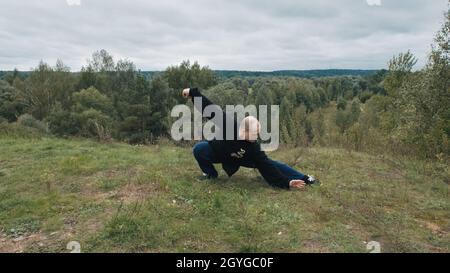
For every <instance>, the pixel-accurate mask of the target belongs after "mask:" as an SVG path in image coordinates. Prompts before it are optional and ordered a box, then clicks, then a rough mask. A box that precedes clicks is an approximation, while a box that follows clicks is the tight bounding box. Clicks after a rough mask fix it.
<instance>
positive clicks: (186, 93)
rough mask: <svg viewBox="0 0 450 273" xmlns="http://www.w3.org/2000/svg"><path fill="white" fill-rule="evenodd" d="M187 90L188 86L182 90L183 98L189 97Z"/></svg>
mask: <svg viewBox="0 0 450 273" xmlns="http://www.w3.org/2000/svg"><path fill="white" fill-rule="evenodd" d="M189 91H190V88H186V89H184V90H183V92H182V95H183V97H184V98H186V99H187V98H189Z"/></svg>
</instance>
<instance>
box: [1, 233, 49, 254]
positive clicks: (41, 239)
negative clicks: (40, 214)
mask: <svg viewBox="0 0 450 273" xmlns="http://www.w3.org/2000/svg"><path fill="white" fill-rule="evenodd" d="M47 239H48V238H47V236H45V235H44V234H42V233H35V234H30V235H26V236H25V235H24V236H19V237H17V238H11V237H9V236H7V235H6V234H3V233H0V252H1V253H22V252H24V251H25V250H26V249H27V248H28V247H30V246H31V245H39V246H44V245H45V243H46V240H47Z"/></svg>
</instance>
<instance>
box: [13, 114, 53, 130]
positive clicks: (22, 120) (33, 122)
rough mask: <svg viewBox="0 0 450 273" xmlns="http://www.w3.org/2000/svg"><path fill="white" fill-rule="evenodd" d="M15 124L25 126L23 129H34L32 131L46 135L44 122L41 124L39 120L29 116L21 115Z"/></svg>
mask: <svg viewBox="0 0 450 273" xmlns="http://www.w3.org/2000/svg"><path fill="white" fill-rule="evenodd" d="M17 123H18V124H20V125H22V126H25V127H30V128H34V129H36V130H38V131H39V132H41V133H47V132H48V128H47V124H45V123H44V122H42V121H40V120H37V119H35V118H34V117H33V116H32V115H30V114H23V115H21V116H20V117H19V118H18V119H17Z"/></svg>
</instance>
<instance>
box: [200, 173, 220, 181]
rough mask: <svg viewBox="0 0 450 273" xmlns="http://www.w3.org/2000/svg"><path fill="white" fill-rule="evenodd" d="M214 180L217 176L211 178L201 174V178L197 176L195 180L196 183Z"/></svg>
mask: <svg viewBox="0 0 450 273" xmlns="http://www.w3.org/2000/svg"><path fill="white" fill-rule="evenodd" d="M216 178H217V176H211V175H209V174H203V175H202V176H199V177H198V178H197V181H209V180H214V179H216Z"/></svg>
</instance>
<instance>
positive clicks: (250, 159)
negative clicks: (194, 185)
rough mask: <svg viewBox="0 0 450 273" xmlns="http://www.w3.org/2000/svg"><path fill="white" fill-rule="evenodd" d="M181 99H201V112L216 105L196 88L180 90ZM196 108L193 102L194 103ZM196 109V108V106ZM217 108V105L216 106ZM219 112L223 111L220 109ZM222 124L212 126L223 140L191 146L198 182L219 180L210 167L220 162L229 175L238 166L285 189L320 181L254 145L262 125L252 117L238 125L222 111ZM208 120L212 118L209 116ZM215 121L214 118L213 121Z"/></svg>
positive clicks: (301, 187) (300, 187)
mask: <svg viewBox="0 0 450 273" xmlns="http://www.w3.org/2000/svg"><path fill="white" fill-rule="evenodd" d="M182 94H183V97H185V98H191V99H192V101H193V102H194V98H200V99H201V102H202V104H201V108H202V109H198V110H199V111H200V112H201V113H203V111H204V110H205V108H206V107H207V106H212V107H214V106H216V105H214V104H213V103H212V102H211V101H209V99H208V98H206V97H205V96H203V95H202V94H201V93H200V91H199V90H198V88H187V89H184V90H183V93H182ZM194 105H195V103H194ZM196 107H199V106H198V105H196ZM216 107H217V108H219V107H218V106H216ZM220 111H222V110H220ZM221 113H222V114H223V123H222V124H220V125H219V124H215V125H216V126H221V127H223V128H221V133H222V134H223V140H217V139H214V140H212V141H208V142H206V141H203V142H199V143H197V144H196V145H195V146H194V150H193V152H194V156H195V159H196V160H197V162H198V165H199V166H200V169H201V170H202V171H203V176H202V177H201V179H215V178H217V177H218V173H217V170H216V169H215V168H214V165H213V164H216V163H221V164H222V167H223V169H224V170H225V172H226V173H227V174H228V176H230V177H231V176H232V175H233V174H235V173H236V172H237V171H238V170H239V168H240V167H246V168H253V169H258V171H259V172H260V173H261V175H262V176H263V178H264V179H265V180H266V181H267V182H268V183H269V184H270V185H272V186H274V187H278V188H284V189H303V188H305V186H306V185H313V184H319V181H318V180H316V179H315V178H314V177H312V176H308V175H304V174H302V173H300V172H298V171H296V170H294V169H293V168H291V167H289V166H288V165H286V164H284V163H281V162H279V161H275V160H272V159H269V158H268V157H267V155H266V154H265V153H264V151H261V146H260V144H259V143H258V142H257V140H258V135H259V133H260V132H261V125H260V123H259V121H258V120H257V119H256V118H255V117H251V116H250V117H246V118H245V119H243V120H242V122H241V124H240V125H239V126H237V122H236V120H235V119H234V116H233V117H230V115H227V114H226V113H224V112H223V111H222V112H221ZM210 118H211V119H213V118H214V116H211V117H210ZM230 119H231V123H232V124H233V125H234V131H233V132H234V135H233V140H228V139H227V138H226V136H227V134H226V124H227V122H228V121H229V120H230ZM213 121H214V119H213Z"/></svg>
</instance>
